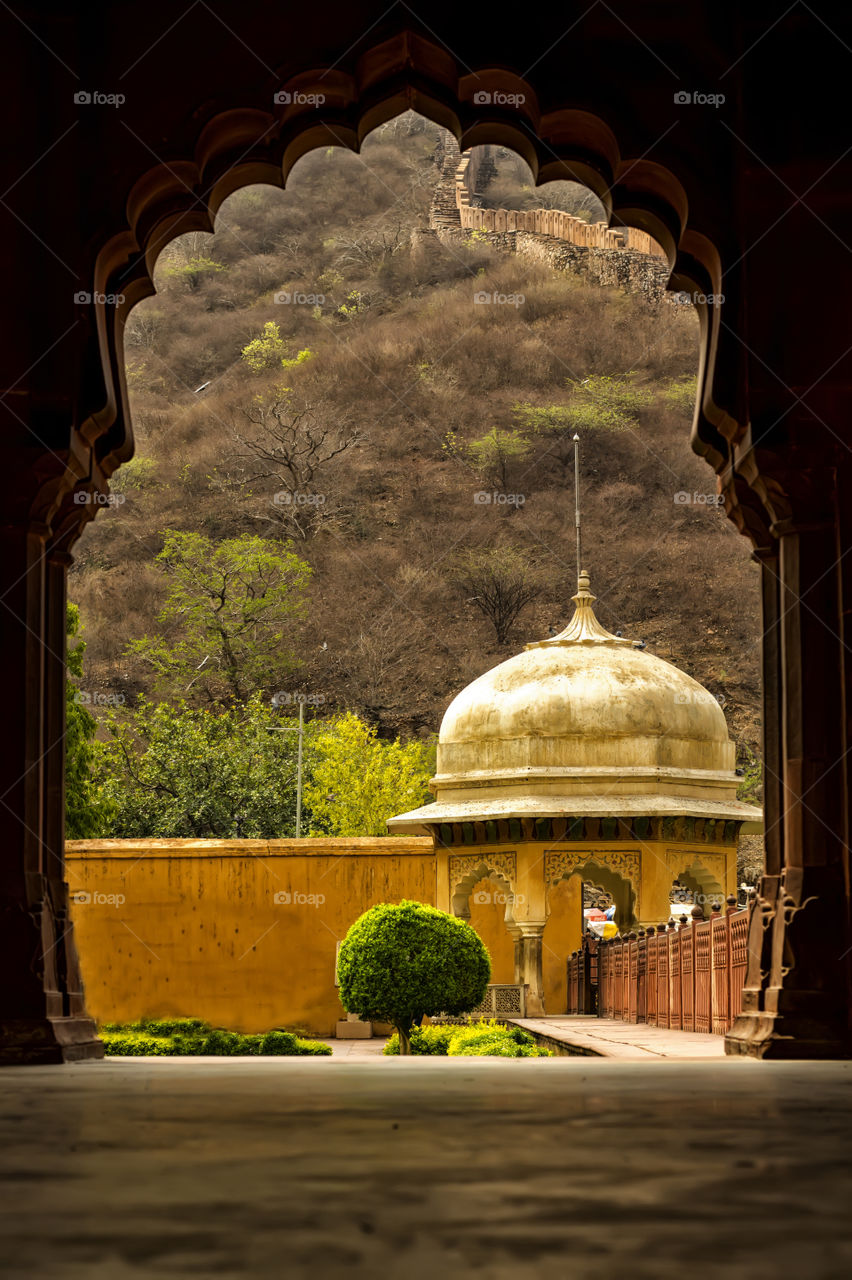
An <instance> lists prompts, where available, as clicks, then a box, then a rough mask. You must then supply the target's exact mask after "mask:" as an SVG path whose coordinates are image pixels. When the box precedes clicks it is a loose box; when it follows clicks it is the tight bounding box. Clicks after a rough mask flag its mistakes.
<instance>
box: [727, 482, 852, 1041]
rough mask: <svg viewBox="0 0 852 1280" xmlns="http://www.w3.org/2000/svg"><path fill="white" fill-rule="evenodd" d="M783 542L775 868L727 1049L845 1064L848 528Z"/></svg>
mask: <svg viewBox="0 0 852 1280" xmlns="http://www.w3.org/2000/svg"><path fill="white" fill-rule="evenodd" d="M828 487H829V493H830V486H828ZM772 532H773V533H774V534H775V535H776V536H777V537H778V542H779V555H778V560H777V568H776V564H775V563H774V562H773V561H772V560H767V561H766V562H765V563H764V566H763V572H764V620H765V630H766V637H767V638H766V647H765V650H764V672H765V679H766V689H767V717H766V721H767V735H766V778H767V827H768V830H767V870H766V875H765V876H764V877H763V879H762V881H761V884H760V888H759V891H758V903H757V908H756V910H755V912H754V916H753V919H752V928H751V935H750V938H749V952H750V960H749V971H748V975H747V981H746V992H745V998H744V1004H743V1013H742V1016H741V1017H740V1018H739V1019H738V1020H737V1022H736V1024H735V1025H734V1027H733V1028H732V1030H731V1032H730V1033H729V1035H728V1037H727V1042H726V1047H727V1050H728V1052H729V1053H748V1054H750V1055H753V1056H759V1057H771V1058H808V1057H822V1058H829V1057H842V1056H844V1054H845V1053H846V1052H847V1051H848V1048H849V1030H848V991H847V989H846V980H845V974H846V969H845V963H844V960H843V952H844V951H845V950H846V948H847V947H848V946H849V938H848V921H847V918H846V917H847V911H846V902H847V897H846V884H845V872H844V861H845V856H846V849H845V770H846V765H845V756H846V728H845V723H844V717H843V716H842V715H841V714H840V709H841V708H842V707H843V706H844V705H845V656H844V642H843V638H842V624H841V617H840V590H839V570H838V562H839V559H840V556H839V555H838V545H837V527H836V524H835V523H834V522H833V521H832V520H830V519H823V520H813V521H811V522H805V521H802V522H799V523H796V522H794V521H792V520H782V521H778V522H776V523H775V524H774V525H773V530H772ZM773 575H775V576H776V586H775V589H773V585H772V582H771V581H770V579H771V577H772V576H773ZM776 700H777V701H776Z"/></svg>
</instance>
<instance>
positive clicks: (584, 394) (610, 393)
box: [514, 372, 694, 436]
mask: <svg viewBox="0 0 852 1280" xmlns="http://www.w3.org/2000/svg"><path fill="white" fill-rule="evenodd" d="M567 385H568V390H569V393H570V401H569V403H568V404H565V405H563V404H551V405H534V404H528V403H520V404H516V405H515V406H514V412H515V414H516V415H517V416H518V418H519V419H520V422H521V425H522V427H523V428H524V429H525V430H527V431H532V432H534V433H535V434H536V435H539V434H555V435H559V436H565V435H573V434H574V432H575V431H623V430H625V429H626V428H627V427H633V426H635V425H637V424H638V422H639V410H640V409H642V408H644V407H645V406H646V405H649V404H650V403H651V401H652V399H653V394H652V392H651V391H649V390H648V388H647V387H640V386H637V384H636V375H635V373H632V372H631V373H626V374H621V375H617V376H612V377H611V376H609V375H600V376H594V377H589V378H569V379H568V383H567ZM693 385H694V384H693ZM679 394H682V393H679Z"/></svg>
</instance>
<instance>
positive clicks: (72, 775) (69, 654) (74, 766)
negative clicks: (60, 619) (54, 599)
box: [65, 604, 112, 840]
mask: <svg viewBox="0 0 852 1280" xmlns="http://www.w3.org/2000/svg"><path fill="white" fill-rule="evenodd" d="M80 625H81V624H80V610H79V609H78V608H77V606H76V604H68V605H67V606H66V609H65V636H66V645H65V662H66V669H67V673H68V678H67V680H66V682H65V834H66V835H67V837H68V839H69V840H84V839H86V838H87V837H88V836H95V835H98V834H99V833H100V831H101V828H102V827H103V824H104V823H105V822H108V821H109V818H110V815H111V812H112V806H111V803H110V799H109V797H108V795H107V794H106V793H105V791H104V789H103V788H102V787H101V786H100V785H99V783H98V780H97V776H96V775H97V772H98V762H99V757H100V752H101V746H100V744H99V743H98V742H96V741H95V732H96V730H97V727H98V722H97V720H96V719H95V717H94V716H93V715H92V713H91V712H90V711H89V710H88V709H87V705H86V704H87V702H88V700H89V699H88V697H87V696H86V694H85V693H83V692H82V691H81V690H80V688H79V686H78V685H77V684H76V683H75V681H76V680H79V679H80V678H81V677H82V675H83V654H84V653H85V652H86V642H85V640H82V639H79V638H78V637H79V632H80ZM75 642H76V643H75Z"/></svg>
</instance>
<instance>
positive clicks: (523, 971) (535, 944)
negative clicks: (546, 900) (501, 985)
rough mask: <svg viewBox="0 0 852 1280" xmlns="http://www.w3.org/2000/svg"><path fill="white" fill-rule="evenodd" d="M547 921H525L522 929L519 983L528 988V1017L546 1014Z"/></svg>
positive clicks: (519, 926)
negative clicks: (544, 942)
mask: <svg viewBox="0 0 852 1280" xmlns="http://www.w3.org/2000/svg"><path fill="white" fill-rule="evenodd" d="M544 926H545V921H544V920H541V921H529V920H524V921H522V922H520V923H519V924H518V925H517V928H518V929H520V934H521V936H520V939H519V943H520V948H519V949H520V965H519V969H520V977H519V979H518V981H520V982H523V983H524V984H525V985H526V987H527V1016H528V1017H532V1018H536V1017H540V1016H541V1015H542V1014H543V1013H544V981H543V976H542V963H541V952H542V934H543V933H544Z"/></svg>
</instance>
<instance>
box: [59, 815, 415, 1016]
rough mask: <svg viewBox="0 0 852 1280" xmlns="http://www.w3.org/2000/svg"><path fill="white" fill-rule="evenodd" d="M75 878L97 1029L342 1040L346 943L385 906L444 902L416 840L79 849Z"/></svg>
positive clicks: (79, 932) (71, 866)
mask: <svg viewBox="0 0 852 1280" xmlns="http://www.w3.org/2000/svg"><path fill="white" fill-rule="evenodd" d="M67 875H68V883H69V888H70V890H71V893H72V895H73V896H74V897H76V898H77V899H78V900H77V901H75V903H74V905H73V907H72V914H73V919H74V928H75V932H76V937H77V946H78V950H79V953H80V962H81V966H82V972H83V981H84V983H85V989H86V1000H87V1004H88V1008H89V1011H90V1013H91V1014H92V1016H93V1017H95V1018H96V1019H97V1020H98V1021H100V1022H113V1021H115V1022H119V1021H132V1020H134V1019H136V1018H139V1017H142V1016H157V1015H164V1016H180V1015H184V1016H192V1017H201V1018H205V1019H207V1020H208V1021H209V1022H212V1023H214V1024H215V1025H217V1026H226V1027H229V1028H232V1029H233V1030H237V1031H265V1030H267V1029H268V1028H270V1027H276V1026H283V1027H292V1028H304V1029H305V1030H306V1031H311V1032H313V1033H314V1034H318V1035H329V1034H333V1031H334V1027H335V1023H336V1022H337V1020H338V1018H340V1017H342V1016H344V1015H343V1014H342V1010H341V1006H340V1001H339V1000H338V997H337V992H336V988H335V986H334V960H335V951H336V944H337V942H338V940H342V939H343V937H344V936H345V934H346V931H347V929H348V928H349V926H350V925H351V924H352V922H353V921H354V920H356V919H357V917H358V916H359V915H361V913H362V912H363V911H366V910H367V908H368V907H371V906H373V905H374V904H375V903H377V902H398V901H399V900H400V899H401V898H413V899H415V900H416V901H419V902H428V903H431V904H434V902H435V857H434V853H433V850H432V841H431V840H430V839H427V838H415V837H406V838H399V837H389V838H386V839H366V840H363V839H362V840H270V841H249V840H243V841H236V842H230V841H211V840H206V841H187V840H147V841H138V842H137V841H130V840H101V841H70V842H69V844H68V846H67ZM86 894H88V895H89V896H90V901H85V898H84V895H86ZM276 894H278V895H284V898H283V899H282V898H281V897H279V901H277V902H276V900H275V895H276ZM287 894H289V895H290V900H289V901H287V900H286V895H287ZM81 898H82V900H81ZM320 899H322V901H320Z"/></svg>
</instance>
